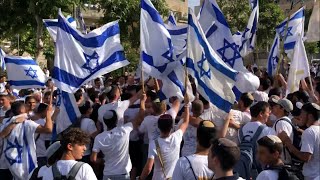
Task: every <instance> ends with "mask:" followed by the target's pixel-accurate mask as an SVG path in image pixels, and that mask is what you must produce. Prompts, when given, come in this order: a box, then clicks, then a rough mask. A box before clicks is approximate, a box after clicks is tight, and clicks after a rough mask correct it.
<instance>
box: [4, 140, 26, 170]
mask: <svg viewBox="0 0 320 180" xmlns="http://www.w3.org/2000/svg"><path fill="white" fill-rule="evenodd" d="M22 148H23V146H21V145H20V144H19V142H18V139H17V137H16V138H15V140H14V142H10V141H9V140H7V147H6V149H5V150H4V154H5V157H6V159H7V160H8V162H9V164H10V166H12V165H13V164H14V163H22V151H23V149H22ZM10 149H17V154H18V155H17V156H16V157H15V159H11V158H10V157H8V155H7V151H9V150H10Z"/></svg>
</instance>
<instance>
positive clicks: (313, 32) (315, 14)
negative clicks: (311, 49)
mask: <svg viewBox="0 0 320 180" xmlns="http://www.w3.org/2000/svg"><path fill="white" fill-rule="evenodd" d="M319 27H320V1H317V0H314V5H313V10H312V14H311V17H310V20H309V25H308V32H307V36H306V38H307V40H306V41H307V42H317V41H320V28H319Z"/></svg>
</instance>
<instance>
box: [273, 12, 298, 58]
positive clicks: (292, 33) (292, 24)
mask: <svg viewBox="0 0 320 180" xmlns="http://www.w3.org/2000/svg"><path fill="white" fill-rule="evenodd" d="M287 24H288V27H287ZM276 32H277V33H278V34H279V35H280V37H281V38H282V39H284V50H285V52H286V53H287V54H288V57H289V58H290V59H292V54H293V49H294V47H295V44H296V41H297V39H298V37H302V36H304V7H302V8H300V9H299V10H298V11H297V12H295V13H293V14H292V15H291V16H290V17H289V22H288V18H286V19H285V20H284V21H283V22H282V23H280V24H279V25H278V26H277V27H276ZM285 33H286V34H285Z"/></svg>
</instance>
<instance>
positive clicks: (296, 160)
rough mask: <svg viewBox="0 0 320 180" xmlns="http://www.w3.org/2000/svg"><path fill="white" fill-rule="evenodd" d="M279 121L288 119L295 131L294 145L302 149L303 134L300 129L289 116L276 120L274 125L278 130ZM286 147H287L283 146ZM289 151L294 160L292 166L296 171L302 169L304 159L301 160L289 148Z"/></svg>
mask: <svg viewBox="0 0 320 180" xmlns="http://www.w3.org/2000/svg"><path fill="white" fill-rule="evenodd" d="M279 121H286V122H288V123H289V124H290V125H291V127H292V132H293V142H292V145H293V146H294V147H295V148H297V149H298V150H300V149H301V136H300V133H299V131H298V129H297V128H296V127H295V126H294V125H293V124H292V123H291V121H290V120H289V119H288V118H286V117H285V118H281V119H279V120H278V121H276V123H275V125H274V130H275V131H276V132H277V129H276V128H277V123H278V122H279ZM283 148H284V149H285V148H286V147H283ZM284 149H283V152H284V154H285V151H284ZM287 151H288V152H289V154H290V156H291V161H292V168H293V169H296V171H301V170H302V166H303V161H301V160H300V159H299V158H298V157H296V156H295V155H294V154H293V153H291V152H290V151H289V150H288V149H287Z"/></svg>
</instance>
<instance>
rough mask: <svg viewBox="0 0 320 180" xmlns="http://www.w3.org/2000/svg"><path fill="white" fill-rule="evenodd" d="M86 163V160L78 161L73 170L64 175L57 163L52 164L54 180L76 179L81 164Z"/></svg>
mask: <svg viewBox="0 0 320 180" xmlns="http://www.w3.org/2000/svg"><path fill="white" fill-rule="evenodd" d="M83 164H85V163H84V162H77V163H76V164H75V165H73V166H72V168H71V170H70V171H69V173H68V175H66V176H63V175H61V173H60V171H59V169H58V167H57V163H54V164H53V165H52V175H53V179H54V180H75V179H76V175H77V174H78V171H79V170H80V168H81V166H82V165H83Z"/></svg>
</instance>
